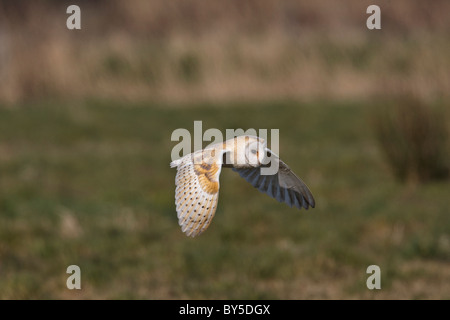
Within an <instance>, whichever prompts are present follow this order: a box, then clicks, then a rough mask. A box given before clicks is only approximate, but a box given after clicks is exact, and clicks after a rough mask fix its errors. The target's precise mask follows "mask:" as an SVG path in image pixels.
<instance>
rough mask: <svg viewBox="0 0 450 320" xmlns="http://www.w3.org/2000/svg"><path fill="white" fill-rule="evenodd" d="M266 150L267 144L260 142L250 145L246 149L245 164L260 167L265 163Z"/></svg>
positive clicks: (253, 142)
mask: <svg viewBox="0 0 450 320" xmlns="http://www.w3.org/2000/svg"><path fill="white" fill-rule="evenodd" d="M265 149H266V146H265V144H264V143H263V142H261V141H259V140H257V141H252V142H250V143H248V144H247V145H246V148H245V157H246V159H245V160H246V162H245V164H248V165H250V166H252V167H259V166H260V165H261V164H262V163H263V160H264V156H265Z"/></svg>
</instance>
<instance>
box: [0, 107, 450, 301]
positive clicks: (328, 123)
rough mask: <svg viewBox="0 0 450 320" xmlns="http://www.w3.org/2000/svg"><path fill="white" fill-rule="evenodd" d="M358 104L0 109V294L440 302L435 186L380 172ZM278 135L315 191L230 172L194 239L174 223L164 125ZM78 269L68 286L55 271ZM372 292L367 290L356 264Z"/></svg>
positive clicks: (443, 235) (448, 280)
mask: <svg viewBox="0 0 450 320" xmlns="http://www.w3.org/2000/svg"><path fill="white" fill-rule="evenodd" d="M362 104H366V103H357V102H352V103H343V102H342V103H339V104H335V103H329V102H322V103H320V102H316V103H306V104H302V103H298V102H289V101H286V102H274V103H264V104H259V105H256V104H251V103H246V104H244V103H243V104H239V103H232V104H227V105H225V104H222V105H210V104H203V105H189V106H184V105H170V106H167V105H163V104H152V103H140V104H134V105H131V106H123V105H121V104H119V103H108V102H105V101H85V102H80V103H75V102H71V103H69V104H64V103H39V104H38V105H31V104H23V105H20V106H16V107H14V108H0V298H1V299H26V298H34V299H55V298H56V299H81V298H87V299H106V298H108V299H184V298H189V299H318V298H325V299H355V298H364V299H382V298H387V299H430V298H438V299H450V216H449V213H450V212H449V207H450V198H449V194H450V184H449V183H448V181H447V182H445V181H443V182H436V183H429V184H424V185H413V184H409V185H402V184H399V183H397V182H396V181H395V180H394V178H393V177H392V175H391V173H390V171H389V168H388V167H387V165H386V164H385V162H384V161H383V157H382V155H381V154H380V151H379V149H378V146H377V143H376V139H375V138H374V134H373V130H371V126H370V115H371V112H372V111H373V110H374V109H375V108H378V107H379V106H380V105H381V102H380V103H377V102H372V103H370V104H366V105H365V106H361V105H362ZM194 120H202V121H203V130H206V129H208V128H218V129H221V130H223V131H224V130H225V129H226V128H240V127H241V128H244V129H248V128H255V129H271V128H278V129H280V144H281V146H280V155H281V157H282V159H283V160H284V161H285V162H286V163H287V164H288V165H289V166H290V167H291V168H292V169H293V170H294V171H295V172H296V173H298V175H299V176H300V177H301V178H302V179H303V180H304V181H305V182H306V183H307V184H308V186H309V187H310V189H311V191H312V192H313V194H314V195H315V198H316V203H317V206H316V208H315V209H313V210H308V211H298V210H295V209H291V208H289V207H288V206H286V205H284V204H280V203H278V202H277V201H275V200H273V199H271V198H270V197H268V196H266V195H263V194H261V193H259V192H258V191H257V190H256V189H254V188H253V187H252V186H251V185H250V184H248V183H247V182H246V181H245V180H243V179H242V178H240V177H239V175H237V174H236V173H234V172H232V171H231V170H228V169H224V170H223V171H222V174H221V191H220V200H219V207H218V210H217V213H216V216H215V218H214V220H213V221H212V224H211V226H210V227H209V229H208V230H207V231H206V232H205V233H204V234H203V235H201V236H200V237H198V238H194V239H191V238H188V237H186V236H185V235H184V234H183V233H182V232H181V230H180V228H179V226H178V223H177V218H176V212H175V205H174V191H175V188H174V178H175V170H174V169H170V168H169V162H170V160H171V159H170V152H171V149H172V148H173V146H175V144H176V142H172V141H170V137H171V133H172V131H173V130H174V129H176V128H186V129H188V130H193V122H194ZM72 264H75V265H78V266H79V267H80V268H81V285H82V289H81V290H68V289H67V288H66V279H67V277H68V276H69V275H68V274H67V273H66V268H67V267H68V266H69V265H72ZM373 264H375V265H378V266H379V267H380V268H381V290H369V289H367V287H366V279H367V277H368V276H369V275H368V274H366V269H367V267H368V266H369V265H373Z"/></svg>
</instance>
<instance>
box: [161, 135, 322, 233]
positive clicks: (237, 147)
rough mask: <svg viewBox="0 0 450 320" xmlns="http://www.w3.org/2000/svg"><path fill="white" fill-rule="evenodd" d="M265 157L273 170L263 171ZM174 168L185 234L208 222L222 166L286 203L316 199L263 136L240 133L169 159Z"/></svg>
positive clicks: (308, 202) (198, 230) (201, 228)
mask: <svg viewBox="0 0 450 320" xmlns="http://www.w3.org/2000/svg"><path fill="white" fill-rule="evenodd" d="M268 159H270V161H272V162H273V161H275V165H276V169H277V170H275V171H276V172H275V173H273V174H270V175H266V174H262V171H261V170H262V169H263V168H267V167H268V162H267V161H268ZM170 167H172V168H177V174H176V178H175V185H176V190H175V204H176V211H177V216H178V223H179V225H180V226H181V230H182V231H183V232H184V233H186V235H188V236H191V237H195V236H197V235H200V234H201V233H203V232H204V231H205V230H206V229H207V228H208V227H209V225H210V223H211V220H212V218H213V217H214V214H215V212H216V209H217V203H218V200H219V175H220V172H221V170H222V168H232V170H233V171H236V172H237V173H239V175H240V176H241V177H242V178H244V179H245V180H247V181H248V182H250V183H251V184H252V185H253V187H255V188H257V189H258V190H259V191H261V192H263V193H266V194H268V195H269V196H271V197H272V198H275V199H276V200H278V201H279V202H285V203H287V204H288V205H289V206H291V207H292V206H295V207H297V208H299V209H301V208H302V207H303V208H305V209H308V208H309V207H312V208H314V206H315V200H314V197H313V195H312V194H311V191H309V189H308V187H307V186H306V184H305V183H304V182H303V181H302V180H301V179H300V178H298V177H297V176H296V175H295V174H294V172H292V171H291V169H290V168H289V167H288V166H287V165H286V164H285V163H284V162H283V161H282V160H281V159H280V158H279V157H278V156H277V155H276V154H274V153H273V152H272V151H271V150H270V149H268V148H267V147H266V142H265V140H264V139H262V138H258V137H254V136H239V137H236V138H233V139H229V140H227V141H225V142H220V143H216V144H213V145H210V146H208V147H207V148H205V149H203V150H198V151H196V152H193V153H190V154H188V155H186V156H184V157H182V158H180V159H178V160H175V161H172V162H171V163H170Z"/></svg>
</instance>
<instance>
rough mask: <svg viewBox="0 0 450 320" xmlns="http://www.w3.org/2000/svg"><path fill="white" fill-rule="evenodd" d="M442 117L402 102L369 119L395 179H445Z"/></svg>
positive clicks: (421, 106)
mask: <svg viewBox="0 0 450 320" xmlns="http://www.w3.org/2000/svg"><path fill="white" fill-rule="evenodd" d="M445 116H446V114H445V113H444V112H443V110H442V109H438V108H432V107H430V106H426V105H424V104H422V103H421V102H419V101H417V100H412V99H402V100H400V101H399V103H397V104H396V105H395V107H392V106H390V107H387V108H382V109H378V110H377V111H376V112H375V114H374V117H373V125H374V130H375V134H376V137H377V140H378V142H379V145H380V147H381V150H382V152H383V153H384V156H385V158H386V160H387V162H388V164H389V166H390V167H391V169H392V171H393V173H394V174H395V176H396V178H398V179H399V180H400V181H402V182H406V181H417V182H427V181H430V180H442V179H446V178H448V176H449V159H448V145H447V142H448V140H447V136H448V129H447V127H446V120H445Z"/></svg>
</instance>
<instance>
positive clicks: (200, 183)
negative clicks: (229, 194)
mask: <svg viewBox="0 0 450 320" xmlns="http://www.w3.org/2000/svg"><path fill="white" fill-rule="evenodd" d="M215 152H216V151H213V152H211V150H209V152H208V150H206V151H205V150H202V151H198V152H195V153H193V154H189V155H187V156H185V157H183V158H181V159H179V160H176V161H173V162H172V163H171V164H170V165H171V167H177V175H176V177H175V184H176V190H175V204H176V210H177V216H178V223H179V225H180V226H181V230H182V231H183V232H184V233H186V235H188V236H191V237H195V236H197V235H199V234H201V233H202V232H203V231H205V230H206V229H207V228H208V226H209V224H210V223H211V220H212V218H213V217H214V214H215V213H216V209H217V202H218V199H219V175H220V171H221V169H222V156H221V155H220V156H219V155H217V156H215V154H214V153H215ZM217 152H221V151H217Z"/></svg>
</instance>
